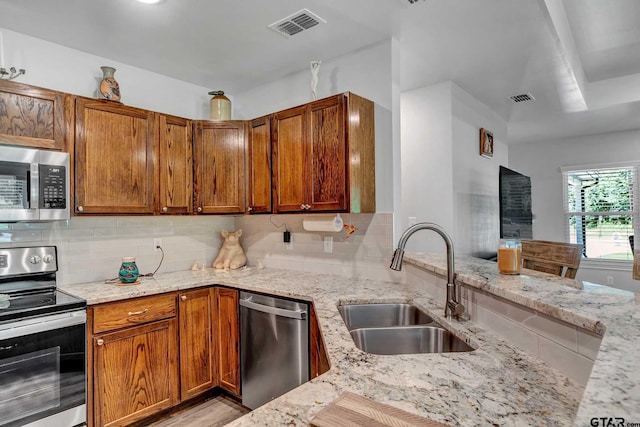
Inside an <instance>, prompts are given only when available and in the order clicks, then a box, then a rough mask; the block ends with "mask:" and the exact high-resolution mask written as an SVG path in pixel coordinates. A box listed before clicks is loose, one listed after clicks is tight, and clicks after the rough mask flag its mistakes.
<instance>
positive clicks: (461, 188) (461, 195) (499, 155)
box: [452, 84, 509, 257]
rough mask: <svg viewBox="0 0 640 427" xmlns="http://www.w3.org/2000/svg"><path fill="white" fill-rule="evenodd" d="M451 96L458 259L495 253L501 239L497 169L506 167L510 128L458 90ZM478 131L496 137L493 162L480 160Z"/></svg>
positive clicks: (478, 102)
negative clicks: (460, 256)
mask: <svg viewBox="0 0 640 427" xmlns="http://www.w3.org/2000/svg"><path fill="white" fill-rule="evenodd" d="M452 93H453V189H454V190H453V191H454V193H455V198H454V200H453V203H454V207H453V213H454V217H455V227H456V250H457V251H458V253H460V254H466V255H473V256H481V257H482V256H488V255H492V254H495V252H496V246H497V242H498V239H499V238H500V206H499V202H498V190H499V183H498V172H499V166H500V165H503V166H507V165H508V157H509V154H508V147H507V144H506V143H505V141H506V136H507V125H506V122H505V121H504V120H502V118H500V117H499V116H498V115H497V114H496V113H495V112H494V111H492V110H491V109H489V108H488V107H487V106H486V105H484V104H482V103H481V102H480V101H478V100H477V99H476V98H474V97H472V96H471V95H470V94H468V93H467V92H465V91H464V90H463V89H461V88H460V87H459V86H457V85H455V84H454V85H452ZM480 128H485V129H488V130H489V131H491V132H492V133H493V157H492V158H486V157H482V156H480V154H479V152H480Z"/></svg>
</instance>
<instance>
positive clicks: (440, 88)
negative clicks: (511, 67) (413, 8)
mask: <svg viewBox="0 0 640 427" xmlns="http://www.w3.org/2000/svg"><path fill="white" fill-rule="evenodd" d="M481 127H484V128H487V129H489V130H491V131H492V132H493V134H494V157H493V158H491V159H487V158H484V157H481V156H480V155H479V130H480V128H481ZM401 133H402V144H401V164H402V171H401V182H400V184H401V192H402V202H401V206H400V209H396V214H397V215H396V216H397V225H398V226H399V228H400V230H402V229H404V228H406V227H407V226H408V218H409V217H416V220H417V221H418V222H423V221H424V222H435V223H437V224H439V225H441V226H442V227H444V229H445V230H446V231H447V232H448V234H449V235H451V237H452V238H453V240H454V244H455V248H456V253H457V254H465V255H487V254H489V253H491V252H495V250H496V249H495V248H496V244H497V240H498V237H499V224H498V218H499V211H498V166H499V165H500V164H506V163H507V159H508V153H507V146H506V144H505V143H504V139H505V138H504V137H505V135H506V124H505V122H504V121H503V120H501V119H500V118H499V117H498V116H497V115H496V114H495V113H494V112H493V111H492V110H490V109H489V108H488V107H486V106H485V105H484V104H482V103H480V102H479V101H478V100H476V99H475V98H473V97H472V96H471V95H469V94H468V93H467V92H465V91H464V90H462V89H461V88H460V87H458V86H457V85H455V84H454V83H452V82H444V83H439V84H436V85H433V86H429V87H425V88H420V89H415V90H412V91H408V92H405V93H403V94H402V95H401ZM396 230H397V229H396ZM408 248H409V249H410V250H419V251H439V252H440V251H442V250H443V244H442V241H441V239H439V238H438V237H437V236H427V235H425V236H421V237H418V238H412V239H411V241H410V243H409V245H408Z"/></svg>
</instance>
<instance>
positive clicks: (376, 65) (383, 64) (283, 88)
mask: <svg viewBox="0 0 640 427" xmlns="http://www.w3.org/2000/svg"><path fill="white" fill-rule="evenodd" d="M391 58H392V42H391V41H386V42H384V43H380V44H377V45H374V46H371V47H369V48H366V49H363V50H360V51H357V52H353V53H350V54H348V55H344V56H341V57H339V58H335V59H332V60H328V61H323V62H322V64H321V66H320V71H319V73H318V86H317V94H318V98H325V97H327V96H331V95H335V94H337V93H342V92H346V91H350V92H353V93H355V94H357V95H360V96H363V97H365V98H367V99H370V100H372V101H373V102H374V103H375V122H376V132H375V137H376V211H377V212H391V211H392V210H393V162H392V159H393V144H394V134H393V120H392V112H391V111H392V110H391V108H392V104H393V96H392V87H391V73H392V69H391V66H392V60H391ZM320 59H322V58H320ZM310 82H311V74H310V72H309V71H302V72H298V73H293V74H291V75H289V76H287V77H285V78H282V79H280V80H276V81H273V82H271V83H268V84H266V85H263V86H260V87H257V88H254V89H251V90H249V91H246V92H242V93H236V94H234V98H233V102H234V113H235V114H236V117H237V118H239V119H252V118H256V117H260V116H263V115H265V114H269V113H273V112H276V111H280V110H285V109H287V108H290V107H295V106H297V105H301V104H305V103H307V102H309V101H312V100H313V98H312V94H311V86H310Z"/></svg>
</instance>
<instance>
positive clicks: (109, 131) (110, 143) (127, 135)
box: [75, 98, 158, 214]
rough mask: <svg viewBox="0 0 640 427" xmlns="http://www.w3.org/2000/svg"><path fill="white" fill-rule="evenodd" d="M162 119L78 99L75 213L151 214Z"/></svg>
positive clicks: (118, 104)
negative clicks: (155, 162)
mask: <svg viewBox="0 0 640 427" xmlns="http://www.w3.org/2000/svg"><path fill="white" fill-rule="evenodd" d="M156 118H157V114H156V113H153V112H151V111H146V110H141V109H139V108H133V107H127V106H124V105H122V104H120V103H115V102H111V101H99V100H92V99H85V98H77V100H76V139H75V166H76V167H75V193H76V194H75V206H76V208H75V211H76V213H98V214H120V213H125V214H152V213H153V211H154V203H153V202H154V198H153V196H154V159H155V155H156V153H155V151H156V141H157V131H158V130H157V126H156Z"/></svg>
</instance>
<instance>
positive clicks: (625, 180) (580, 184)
mask: <svg viewBox="0 0 640 427" xmlns="http://www.w3.org/2000/svg"><path fill="white" fill-rule="evenodd" d="M637 172H638V166H637V165H628V166H615V167H603V168H589V169H587V168H585V169H581V170H563V172H562V176H563V181H564V200H565V215H566V225H567V229H568V238H569V241H570V242H571V243H579V244H581V245H582V246H583V250H582V255H583V256H584V257H586V258H591V259H607V260H633V249H632V248H633V246H634V236H635V235H636V234H637V233H636V227H637V226H638V224H640V221H639V220H638V210H637V200H636V197H637V195H636V191H637V190H636V189H637V186H638V182H637V176H638V173H637ZM639 244H640V243H639Z"/></svg>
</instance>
